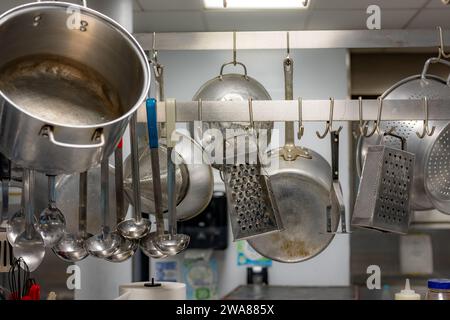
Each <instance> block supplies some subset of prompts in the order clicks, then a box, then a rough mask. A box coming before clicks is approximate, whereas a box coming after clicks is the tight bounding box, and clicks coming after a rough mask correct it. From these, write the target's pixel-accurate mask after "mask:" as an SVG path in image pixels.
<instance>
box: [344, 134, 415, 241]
mask: <svg viewBox="0 0 450 320" xmlns="http://www.w3.org/2000/svg"><path fill="white" fill-rule="evenodd" d="M390 136H391V137H396V138H397V139H399V140H403V141H402V147H401V149H396V148H393V147H390V146H387V145H383V144H382V143H383V138H384V137H382V138H380V139H379V142H378V143H377V145H373V146H370V147H369V148H368V149H367V155H366V159H365V161H364V166H363V170H362V174H361V181H360V184H359V189H358V194H357V196H356V202H355V207H354V212H353V217H352V225H353V226H357V227H362V228H368V229H374V230H379V231H384V232H393V233H399V234H406V233H408V229H409V224H410V219H411V216H410V215H411V206H410V201H411V191H412V183H413V181H414V163H415V155H414V154H413V153H411V152H407V151H405V150H406V149H407V147H406V146H405V145H404V144H405V141H406V139H405V138H404V137H401V136H397V135H393V134H391V135H390ZM380 143H381V144H380Z"/></svg>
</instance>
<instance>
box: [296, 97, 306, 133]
mask: <svg viewBox="0 0 450 320" xmlns="http://www.w3.org/2000/svg"><path fill="white" fill-rule="evenodd" d="M304 134H305V126H304V125H303V100H302V98H298V132H297V138H298V140H301V139H302V137H303V135H304Z"/></svg>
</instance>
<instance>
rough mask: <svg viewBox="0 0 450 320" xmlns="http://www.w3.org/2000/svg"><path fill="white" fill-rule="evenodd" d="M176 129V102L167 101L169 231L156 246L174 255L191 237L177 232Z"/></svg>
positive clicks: (167, 253) (160, 237)
mask: <svg viewBox="0 0 450 320" xmlns="http://www.w3.org/2000/svg"><path fill="white" fill-rule="evenodd" d="M175 131H176V102H175V100H167V101H166V133H167V195H168V197H169V206H168V207H169V233H168V234H163V235H158V237H157V240H156V246H157V247H158V248H159V249H160V250H161V252H162V253H163V254H166V255H169V256H173V255H176V254H178V253H180V252H182V251H183V250H185V249H186V248H187V247H188V245H189V240H190V237H189V236H188V235H185V234H179V233H177V203H176V196H177V195H176V190H175V184H176V180H175V163H174V161H175V160H174V159H172V157H173V153H174V148H175V146H176V142H175V141H174V138H175V137H174V136H173V134H174V133H175Z"/></svg>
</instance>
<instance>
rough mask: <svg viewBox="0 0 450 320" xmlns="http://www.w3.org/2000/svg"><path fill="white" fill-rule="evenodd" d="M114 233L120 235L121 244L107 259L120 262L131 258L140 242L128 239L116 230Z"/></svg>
mask: <svg viewBox="0 0 450 320" xmlns="http://www.w3.org/2000/svg"><path fill="white" fill-rule="evenodd" d="M113 234H117V235H118V236H119V238H120V244H119V247H118V248H117V250H116V251H115V252H114V253H113V254H112V255H111V256H109V257H106V258H105V260H106V261H109V262H116V263H119V262H124V261H126V260H128V259H130V258H131V257H132V256H133V255H134V253H135V252H136V250H137V248H138V242H136V241H133V240H129V239H126V238H124V237H122V236H120V234H118V233H115V232H114V233H113Z"/></svg>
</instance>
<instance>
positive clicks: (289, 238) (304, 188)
mask: <svg viewBox="0 0 450 320" xmlns="http://www.w3.org/2000/svg"><path fill="white" fill-rule="evenodd" d="M283 66H284V72H285V98H286V100H292V98H293V61H292V59H290V58H289V56H288V57H287V58H286V59H285V60H284V62H283ZM300 106H301V102H300V101H299V118H301V112H302V111H301V107H300ZM331 114H332V113H331ZM331 126H332V123H330V127H331ZM299 128H300V129H299V130H303V125H302V124H301V123H300V124H299ZM302 134H303V133H302V132H300V135H302ZM285 136H286V137H285V139H286V141H285V145H284V146H283V147H282V148H280V149H277V150H272V151H271V152H270V158H269V159H270V166H269V167H268V168H267V172H268V175H269V179H270V183H271V185H272V189H273V193H274V196H275V199H276V202H277V205H278V210H279V212H280V216H281V219H282V221H283V225H284V227H285V229H284V230H283V231H280V232H276V233H272V234H268V235H262V236H258V237H255V238H252V239H249V240H248V243H249V244H250V245H251V246H252V247H253V248H254V249H255V250H256V251H257V252H258V253H260V254H261V255H263V256H265V257H267V258H270V259H272V260H275V261H279V262H286V263H295V262H301V261H305V260H308V259H311V258H313V257H315V256H317V255H318V254H319V253H321V252H322V251H323V250H325V248H327V247H328V245H329V244H330V243H331V241H332V240H333V238H334V232H335V231H336V230H337V227H338V221H339V215H340V210H339V209H340V208H339V204H338V203H337V202H335V201H331V203H330V195H331V191H332V190H331V187H332V183H333V175H332V169H331V166H330V165H329V164H328V162H327V161H326V160H325V159H324V158H323V157H322V156H321V155H320V154H318V153H317V152H315V151H313V150H310V149H307V148H301V147H298V146H296V145H295V142H294V123H293V122H286V127H285ZM327 215H328V216H327ZM328 217H329V218H328ZM327 224H329V225H327ZM327 230H328V231H329V232H326V231H327Z"/></svg>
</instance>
